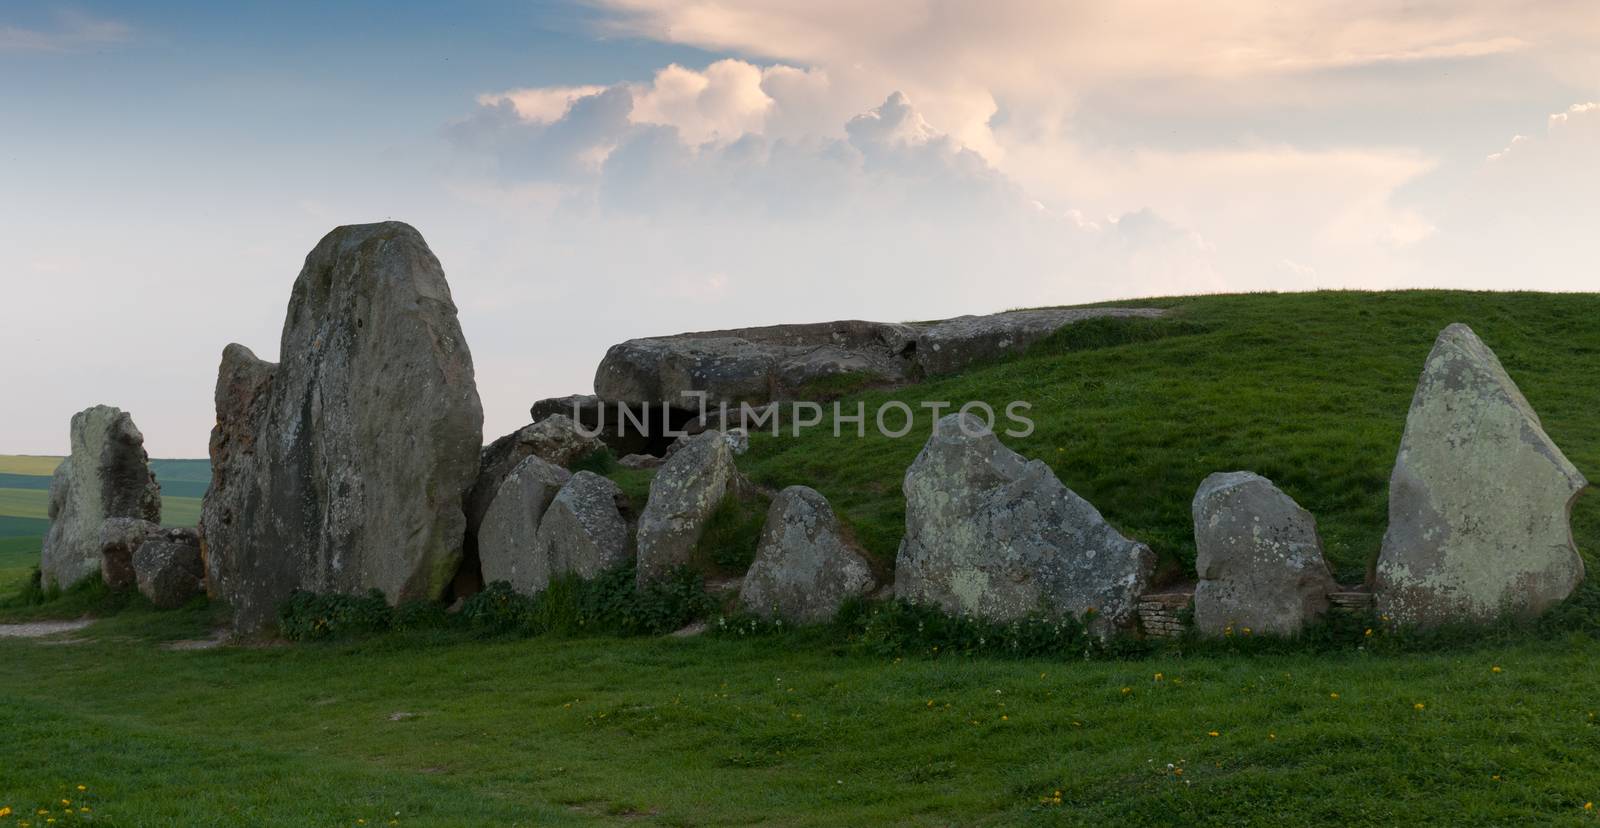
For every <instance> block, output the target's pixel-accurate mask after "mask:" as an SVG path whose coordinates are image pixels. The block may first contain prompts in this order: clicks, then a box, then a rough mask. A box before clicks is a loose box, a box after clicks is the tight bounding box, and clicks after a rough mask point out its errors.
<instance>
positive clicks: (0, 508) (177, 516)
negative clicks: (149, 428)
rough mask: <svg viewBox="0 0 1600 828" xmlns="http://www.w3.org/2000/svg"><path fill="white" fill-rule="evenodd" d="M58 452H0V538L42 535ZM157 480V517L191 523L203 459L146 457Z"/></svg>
mask: <svg viewBox="0 0 1600 828" xmlns="http://www.w3.org/2000/svg"><path fill="white" fill-rule="evenodd" d="M60 463H61V458H60V457H40V456H35V455H17V454H0V538H15V537H42V536H43V535H44V533H45V532H46V531H47V530H48V529H49V522H48V510H49V502H50V476H51V475H52V474H54V473H55V468H56V466H58V465H60ZM150 468H151V470H152V471H154V472H155V474H156V480H157V481H158V482H159V483H160V484H161V522H162V524H163V525H166V526H194V525H196V524H197V523H199V522H200V501H201V498H203V497H205V493H206V487H207V486H208V485H209V483H210V481H211V463H210V462H209V461H206V460H151V461H150Z"/></svg>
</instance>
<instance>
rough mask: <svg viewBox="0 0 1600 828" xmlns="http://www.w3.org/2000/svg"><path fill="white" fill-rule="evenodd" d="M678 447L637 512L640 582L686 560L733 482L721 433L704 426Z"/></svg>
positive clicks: (657, 577)
mask: <svg viewBox="0 0 1600 828" xmlns="http://www.w3.org/2000/svg"><path fill="white" fill-rule="evenodd" d="M678 446H679V448H678V450H677V451H675V452H673V455H672V457H671V458H670V459H668V460H667V462H666V463H665V464H663V465H662V466H661V470H660V471H658V472H656V476H655V479H654V480H652V481H650V499H649V501H648V502H646V503H645V507H644V513H643V514H641V515H640V516H639V532H638V546H639V575H638V579H639V584H640V585H643V584H647V583H650V582H652V581H657V580H660V579H661V578H663V577H665V576H666V575H667V573H669V572H670V571H671V570H672V569H673V568H674V567H676V566H680V565H682V564H687V563H688V562H689V560H690V558H691V556H692V555H693V554H694V547H695V544H697V543H699V541H700V535H701V534H702V533H703V532H704V531H705V525H706V519H707V518H709V517H711V513H712V512H713V511H715V510H716V508H717V504H718V503H721V502H722V497H723V495H725V494H727V493H728V491H729V486H730V485H737V484H736V483H735V478H737V477H738V470H737V469H736V468H735V467H734V465H733V450H732V449H731V448H729V446H728V441H727V440H726V439H724V438H723V436H722V432H720V431H704V432H701V433H700V434H697V435H695V436H693V437H690V438H687V439H684V440H680V441H679V443H678Z"/></svg>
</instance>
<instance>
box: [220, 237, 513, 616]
mask: <svg viewBox="0 0 1600 828" xmlns="http://www.w3.org/2000/svg"><path fill="white" fill-rule="evenodd" d="M279 353H280V354H281V357H282V362H281V363H279V364H278V365H277V366H276V367H273V366H271V365H269V364H267V363H263V362H261V361H260V360H256V359H254V357H253V356H252V355H250V354H249V352H248V351H247V350H245V349H243V348H237V347H230V348H229V349H228V350H227V351H225V352H224V358H223V365H222V371H221V372H220V373H219V376H218V383H217V403H218V405H217V419H218V426H217V430H216V431H214V432H213V439H212V458H211V459H212V466H213V469H214V472H213V474H214V484H213V486H212V489H211V491H210V492H208V493H207V496H206V504H205V506H204V508H203V517H202V528H203V532H204V536H205V556H206V562H207V566H208V567H209V570H208V571H209V573H210V574H211V576H212V577H211V579H210V580H211V589H212V591H213V593H214V594H215V595H216V596H217V597H219V598H221V599H222V600H224V601H226V602H227V603H228V604H230V605H231V606H232V607H233V609H234V611H235V624H236V625H237V626H238V627H240V628H242V629H253V628H257V627H260V626H261V625H263V624H265V623H266V622H268V621H270V620H271V619H272V618H273V617H274V616H275V613H276V610H277V606H278V605H279V604H280V603H281V602H282V601H283V600H284V599H285V598H287V597H288V596H289V594H290V592H292V591H293V590H295V589H304V590H309V591H314V592H340V593H358V594H359V593H363V592H366V591H367V590H369V589H374V588H376V589H379V590H381V591H382V592H383V593H384V594H385V596H387V597H388V598H389V600H391V601H395V602H399V601H406V600H414V599H436V598H439V597H440V596H441V594H442V593H443V591H444V589H445V587H446V586H447V585H448V584H449V583H450V580H451V578H452V577H453V576H454V575H455V572H456V568H457V566H458V564H459V563H460V560H461V554H462V543H463V538H464V536H465V533H466V518H465V516H464V514H463V509H462V498H463V495H464V493H465V492H466V490H467V489H468V487H469V486H471V485H472V482H473V480H474V479H475V478H476V477H477V473H478V462H479V456H478V455H479V451H480V449H481V446H482V440H483V434H482V426H483V411H482V408H481V406H480V404H479V401H478V392H477V386H476V384H475V382H474V378H473V368H472V356H471V353H470V352H469V351H468V349H467V344H466V341H465V339H464V338H463V337H462V334H461V327H460V324H459V323H458V322H457V319H456V308H455V303H454V302H453V301H452V300H451V297H450V287H449V285H448V283H446V281H445V277H444V271H443V269H442V268H440V266H439V261H438V259H436V258H434V255H433V253H432V251H430V250H429V249H428V246H427V244H426V242H424V241H423V239H422V236H421V235H420V234H418V233H417V231H416V230H414V229H412V228H411V227H410V226H408V225H405V224H402V223H399V222H384V223H381V224H367V225H352V226H347V227H340V228H337V229H335V230H334V231H333V232H331V233H329V234H328V235H327V236H326V237H324V238H323V239H322V241H321V242H319V243H318V244H317V246H316V248H315V249H313V250H312V251H311V253H310V255H308V256H307V257H306V262H305V267H304V268H303V269H302V270H301V271H300V276H299V278H297V279H296V280H295V284H294V289H293V292H292V294H291V296H290V300H289V309H288V314H287V317H286V319H285V320H284V326H283V338H282V341H281V344H280V348H279ZM218 482H220V483H221V485H217V483H218Z"/></svg>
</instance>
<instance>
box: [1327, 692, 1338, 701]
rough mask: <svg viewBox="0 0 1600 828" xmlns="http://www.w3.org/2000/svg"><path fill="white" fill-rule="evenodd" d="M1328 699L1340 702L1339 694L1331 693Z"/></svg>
mask: <svg viewBox="0 0 1600 828" xmlns="http://www.w3.org/2000/svg"><path fill="white" fill-rule="evenodd" d="M1328 698H1330V699H1333V700H1334V701H1338V700H1339V694H1338V693H1329V694H1328Z"/></svg>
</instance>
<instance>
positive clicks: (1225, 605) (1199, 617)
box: [1193, 472, 1338, 636]
mask: <svg viewBox="0 0 1600 828" xmlns="http://www.w3.org/2000/svg"><path fill="white" fill-rule="evenodd" d="M1193 513H1194V541H1195V550H1196V555H1195V572H1196V573H1197V574H1198V575H1199V576H1200V583H1199V584H1198V585H1197V586H1196V587H1195V590H1194V625H1195V629H1196V630H1198V631H1199V632H1200V633H1202V634H1204V635H1222V634H1224V633H1225V632H1226V631H1227V630H1228V629H1230V628H1235V629H1238V630H1241V631H1242V630H1252V631H1254V632H1256V633H1266V634H1272V635H1286V636H1287V635H1294V634H1296V633H1298V632H1300V630H1301V629H1302V628H1303V627H1304V626H1305V625H1306V623H1307V622H1309V621H1312V620H1315V619H1316V618H1318V617H1319V616H1321V615H1322V614H1323V613H1324V612H1327V611H1328V606H1329V600H1328V595H1329V594H1330V593H1332V592H1335V591H1337V588H1338V585H1337V584H1336V583H1335V582H1334V580H1333V573H1331V572H1329V571H1328V563H1327V561H1326V560H1324V559H1323V557H1322V539H1321V538H1320V537H1319V536H1318V535H1317V521H1316V518H1313V517H1312V516H1311V513H1310V512H1307V511H1306V510H1305V509H1302V508H1300V504H1298V503H1295V502H1294V499H1293V498H1291V497H1289V496H1288V495H1287V494H1284V493H1283V491H1282V490H1280V489H1279V488H1278V487H1277V486H1274V485H1272V481H1270V480H1268V479H1266V478H1265V477H1262V476H1260V475H1258V474H1252V473H1250V472H1227V473H1223V474H1213V475H1211V476H1210V477H1207V478H1206V479H1205V482H1204V483H1201V484H1200V489H1199V491H1197V492H1196V493H1195V496H1194V504H1193Z"/></svg>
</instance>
